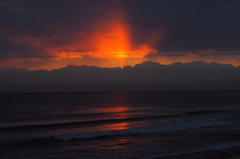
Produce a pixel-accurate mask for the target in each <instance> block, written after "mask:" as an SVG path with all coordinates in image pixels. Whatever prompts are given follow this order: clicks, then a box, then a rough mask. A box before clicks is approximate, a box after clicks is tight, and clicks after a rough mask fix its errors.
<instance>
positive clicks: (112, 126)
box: [105, 122, 130, 130]
mask: <svg viewBox="0 0 240 159" xmlns="http://www.w3.org/2000/svg"><path fill="white" fill-rule="evenodd" d="M129 128H130V127H129V123H128V122H123V123H114V124H108V125H106V127H105V129H107V130H124V129H129Z"/></svg>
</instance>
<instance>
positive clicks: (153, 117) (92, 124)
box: [0, 91, 240, 159]
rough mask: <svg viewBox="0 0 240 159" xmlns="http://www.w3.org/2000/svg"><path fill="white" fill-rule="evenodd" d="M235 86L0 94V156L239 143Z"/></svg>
mask: <svg viewBox="0 0 240 159" xmlns="http://www.w3.org/2000/svg"><path fill="white" fill-rule="evenodd" d="M239 97H240V91H199V92H198V91H192V92H191V91H187V92H180V91H178V92H95V93H13V94H11V93H10V94H0V155H1V158H4V159H5V158H6V159H13V158H15V159H18V158H24V159H32V158H39V159H95V158H99V159H106V158H117V159H135V158H136V159H140V158H146V159H153V158H162V157H166V156H175V155H179V154H183V155H184V154H194V153H196V152H205V151H210V150H222V149H228V148H232V147H234V146H240V137H239V132H240V131H239V129H240V128H239V123H240V98H239Z"/></svg>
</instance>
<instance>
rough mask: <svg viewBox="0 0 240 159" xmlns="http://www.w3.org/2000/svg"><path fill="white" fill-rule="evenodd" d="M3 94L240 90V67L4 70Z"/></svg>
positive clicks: (155, 65) (182, 65) (149, 64)
mask: <svg viewBox="0 0 240 159" xmlns="http://www.w3.org/2000/svg"><path fill="white" fill-rule="evenodd" d="M0 76H1V78H0V88H1V92H15V91H23V92H25V91H33V92H34V91H99V90H100V91H104V90H198V89H201V90H202V89H203V90H208V89H214V90H219V89H231V90H232V89H233V90H235V89H240V82H239V81H240V67H234V66H232V65H230V64H218V63H205V62H202V61H196V62H192V63H180V62H177V63H173V64H170V65H161V64H159V63H157V62H152V61H146V62H143V63H141V64H137V65H135V66H134V67H132V66H125V67H123V68H120V67H116V68H101V67H97V66H86V65H81V66H75V65H69V66H67V67H65V68H60V69H55V70H52V71H46V70H35V71H28V70H25V69H15V68H6V69H4V68H2V69H0Z"/></svg>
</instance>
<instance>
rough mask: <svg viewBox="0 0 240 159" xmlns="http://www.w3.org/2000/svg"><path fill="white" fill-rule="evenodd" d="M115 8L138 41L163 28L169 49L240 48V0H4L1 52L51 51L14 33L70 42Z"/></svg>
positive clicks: (0, 3) (0, 5)
mask: <svg viewBox="0 0 240 159" xmlns="http://www.w3.org/2000/svg"><path fill="white" fill-rule="evenodd" d="M113 10H121V11H123V12H124V13H125V15H126V18H127V23H128V25H130V26H131V27H132V34H133V41H134V42H135V43H138V42H142V41H144V40H146V39H147V38H146V37H147V36H146V35H147V34H148V33H149V32H157V33H158V34H159V32H160V34H159V36H162V37H161V40H160V41H159V42H158V43H157V44H156V46H155V48H156V49H157V50H159V51H160V52H165V53H166V54H168V53H169V54H171V53H172V52H199V51H204V50H218V51H219V52H224V54H228V53H227V52H228V51H229V52H232V51H235V52H236V51H238V50H240V45H239V43H240V30H239V27H240V20H239V17H240V1H239V0H228V1H226V0H211V1H209V0H195V1H192V0H181V1H179V0H161V1H158V0H131V1H129V0H121V1H120V0H115V1H112V0H101V1H99V0H81V1H79V0H68V1H66V0H51V1H50V0H34V1H33V0H21V1H19V0H0V21H1V23H0V33H1V39H0V58H1V59H5V58H14V57H21V58H33V57H42V58H46V57H51V55H47V53H46V52H44V51H42V50H36V48H33V47H32V46H29V45H24V44H21V43H18V42H16V41H14V40H12V39H14V38H26V37H32V38H34V37H35V38H39V37H43V36H45V37H52V36H58V37H59V38H55V39H52V40H51V41H50V42H49V41H48V44H49V45H50V44H51V45H55V46H57V45H63V44H67V43H69V37H70V35H75V34H76V33H77V32H84V33H91V32H93V30H94V29H95V25H97V24H100V23H104V22H105V21H106V20H107V17H111V13H112V11H113ZM60 37H61V38H60ZM145 38H146V39H145ZM213 53H214V52H213ZM40 54H43V55H40ZM235 54H236V53H235ZM239 54H240V53H239Z"/></svg>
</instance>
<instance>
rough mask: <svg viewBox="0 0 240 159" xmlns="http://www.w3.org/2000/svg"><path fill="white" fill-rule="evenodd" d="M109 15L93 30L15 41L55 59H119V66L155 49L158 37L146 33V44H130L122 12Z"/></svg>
mask: <svg viewBox="0 0 240 159" xmlns="http://www.w3.org/2000/svg"><path fill="white" fill-rule="evenodd" d="M111 14H112V15H111V18H110V19H108V20H103V21H104V24H97V26H95V29H96V30H95V31H93V32H92V33H79V32H77V33H75V34H74V35H73V34H69V35H56V36H53V37H39V38H29V37H28V38H23V39H15V40H16V41H18V42H21V43H23V44H27V45H30V46H31V47H33V48H34V49H35V50H41V51H42V52H45V53H48V54H49V55H51V57H55V58H54V59H56V60H59V59H63V58H81V57H93V58H105V59H118V61H119V63H120V64H121V66H123V65H124V61H125V60H126V59H127V58H143V57H145V56H147V55H149V54H154V53H156V52H157V50H155V49H153V45H154V44H155V43H156V41H157V39H158V38H156V37H157V36H156V34H152V35H149V37H148V42H147V43H141V44H133V40H132V37H131V33H130V27H129V26H128V25H126V23H125V21H124V16H123V14H122V13H121V12H118V11H116V12H115V13H111ZM62 39H63V40H62ZM61 40H62V41H61ZM59 41H60V42H59ZM60 43H61V44H60Z"/></svg>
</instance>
